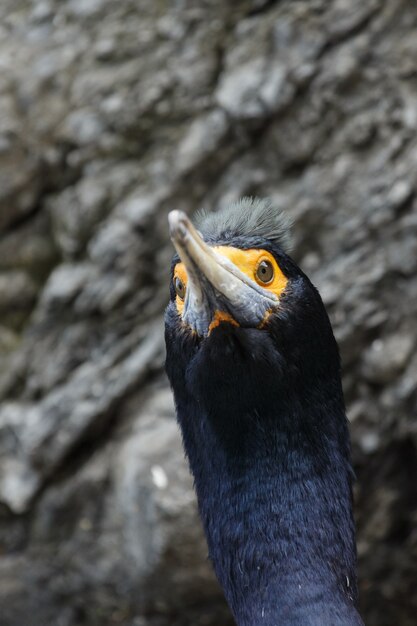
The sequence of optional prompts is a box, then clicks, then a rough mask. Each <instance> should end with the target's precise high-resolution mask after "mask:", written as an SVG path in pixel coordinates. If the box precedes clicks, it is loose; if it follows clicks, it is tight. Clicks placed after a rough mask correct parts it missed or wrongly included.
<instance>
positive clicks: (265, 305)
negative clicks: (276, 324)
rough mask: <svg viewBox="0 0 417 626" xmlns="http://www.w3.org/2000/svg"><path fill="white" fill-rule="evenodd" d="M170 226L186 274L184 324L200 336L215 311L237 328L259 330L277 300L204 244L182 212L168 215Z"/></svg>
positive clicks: (204, 332) (208, 328)
mask: <svg viewBox="0 0 417 626" xmlns="http://www.w3.org/2000/svg"><path fill="white" fill-rule="evenodd" d="M169 226H170V235H171V239H172V242H173V244H174V246H175V248H176V250H177V252H178V255H179V257H180V259H181V261H182V262H183V263H184V265H185V267H186V270H187V275H188V285H187V295H186V298H185V304H184V313H183V321H184V322H185V323H186V324H187V325H189V326H190V327H191V328H192V329H193V330H195V331H196V332H197V333H198V334H199V335H201V336H207V335H208V334H209V330H210V324H211V322H212V321H213V318H214V316H215V313H216V312H221V313H226V314H228V315H230V316H231V317H232V318H233V320H234V321H235V322H236V323H237V324H238V325H239V326H242V327H246V328H257V327H259V326H260V325H261V324H262V322H263V321H264V319H265V316H266V314H267V313H268V312H269V311H271V309H273V308H276V307H277V305H278V302H279V300H278V297H277V296H275V294H273V293H271V292H269V291H267V290H266V289H263V288H262V287H260V286H259V285H258V284H257V283H256V282H255V281H254V280H251V279H250V278H249V277H248V276H247V275H246V274H244V273H243V272H241V271H240V270H239V268H238V267H237V266H236V265H234V264H233V263H232V262H231V261H229V259H227V258H226V257H224V256H222V255H221V254H219V253H218V252H216V251H215V250H214V249H213V248H211V247H210V246H209V245H207V244H206V243H205V241H204V240H203V238H202V236H201V235H200V234H199V233H198V232H197V230H196V229H195V228H194V226H193V224H192V223H191V222H190V220H189V219H188V217H187V216H186V215H185V213H183V212H182V211H172V212H171V213H170V214H169Z"/></svg>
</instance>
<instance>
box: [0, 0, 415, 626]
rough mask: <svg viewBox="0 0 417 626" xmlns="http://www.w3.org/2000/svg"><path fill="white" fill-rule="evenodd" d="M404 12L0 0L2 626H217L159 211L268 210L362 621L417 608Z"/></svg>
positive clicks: (409, 68)
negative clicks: (316, 386) (311, 348)
mask: <svg viewBox="0 0 417 626" xmlns="http://www.w3.org/2000/svg"><path fill="white" fill-rule="evenodd" d="M416 79H417V6H416V5H415V2H413V1H412V0H369V1H368V2H365V3H364V2H360V1H359V0H354V1H352V0H314V1H307V0H300V1H297V2H293V1H292V0H282V1H281V2H275V1H268V0H237V1H236V2H234V3H226V2H221V1H220V0H211V1H210V2H196V1H192V0H189V1H188V0H187V1H182V2H177V3H171V2H166V1H165V0H163V1H162V2H152V1H150V0H148V1H147V0H124V2H117V1H116V0H89V1H88V2H86V1H84V0H67V1H66V2H59V1H58V0H41V1H39V0H3V1H2V2H1V5H0V354H1V359H0V400H1V406H0V548H1V557H0V583H1V584H0V606H1V609H0V611H1V617H0V622H1V624H2V626H22V625H23V624H24V625H25V626H113V625H116V624H124V625H126V626H191V625H193V626H196V625H198V624H201V625H207V626H228V625H229V624H231V623H232V621H231V619H230V617H229V615H228V612H227V609H226V607H225V605H224V602H223V600H222V595H221V593H220V591H219V589H218V587H217V585H216V583H215V581H214V577H213V574H212V572H211V569H210V566H209V564H208V562H207V559H206V548H205V544H204V540H203V537H202V532H201V528H200V525H199V522H198V519H197V514H196V507H195V500H194V496H193V491H192V485H191V480H190V477H189V475H188V471H187V468H186V463H185V461H184V459H183V453H182V448H181V442H180V438H179V435H178V432H177V428H176V425H175V420H174V417H173V414H174V410H173V406H172V400H171V396H170V392H169V390H168V388H167V382H166V379H165V377H164V374H163V358H164V356H163V355H164V348H163V338H162V312H163V309H164V306H165V303H166V301H167V283H168V276H169V265H170V256H171V252H172V250H171V247H170V245H169V243H168V236H167V225H166V216H167V213H168V211H169V210H170V209H172V208H177V209H182V210H185V211H187V212H188V213H190V214H192V213H193V211H194V210H196V209H198V208H201V207H202V206H204V207H206V208H216V207H222V206H224V205H225V204H227V203H228V202H230V201H232V200H235V199H237V198H238V197H240V196H242V195H260V196H270V197H271V198H272V199H273V201H274V202H275V203H276V205H277V206H279V207H282V208H284V209H285V210H287V211H288V213H289V214H290V216H291V217H292V218H293V220H294V223H295V226H294V256H295V258H296V260H297V261H298V262H299V263H300V265H301V266H302V267H303V269H304V270H305V271H306V272H307V273H308V274H309V275H310V276H311V277H312V279H313V281H314V282H315V284H316V285H317V286H318V287H319V289H320V291H321V293H322V295H323V299H324V300H325V303H326V305H327V308H328V310H329V313H330V316H331V318H332V322H333V325H334V328H335V333H336V336H337V339H338V341H339V344H340V348H341V352H342V357H343V363H344V386H345V392H346V401H347V406H348V411H349V416H350V419H351V422H352V439H353V452H354V460H355V467H356V471H357V476H358V482H357V485H356V503H357V518H358V527H359V535H358V552H359V561H360V576H361V598H362V604H363V612H364V615H365V618H366V623H367V625H368V626H392V625H393V624H395V625H396V626H411V625H412V624H415V615H416V614H417V599H416V594H415V589H416V586H417V534H416V524H417V487H416V484H417V419H416V418H417V392H416V387H417V357H416V347H417V322H416V320H417V278H416V275H417V196H416V191H417V139H416V137H417V83H416Z"/></svg>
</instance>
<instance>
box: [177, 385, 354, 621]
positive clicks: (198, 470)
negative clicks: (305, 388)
mask: <svg viewBox="0 0 417 626" xmlns="http://www.w3.org/2000/svg"><path fill="white" fill-rule="evenodd" d="M239 393H240V394H242V393H244V392H242V390H239ZM233 394H234V392H233V391H232V390H231V391H230V395H229V402H227V403H218V404H217V406H216V404H213V405H212V407H211V409H210V410H204V409H202V406H201V403H193V402H190V403H188V405H187V409H186V410H185V412H184V411H182V407H181V402H180V403H179V405H178V411H179V418H180V421H181V422H182V426H183V434H184V442H185V445H186V449H187V451H188V456H189V460H190V464H191V468H192V471H193V474H194V477H195V483H196V489H197V495H198V500H199V508H200V513H201V517H202V520H203V524H204V528H205V532H206V536H207V540H208V545H209V552H210V557H211V559H212V562H213V564H214V568H215V570H216V574H217V577H218V579H219V581H220V584H221V585H222V587H223V589H224V592H225V595H226V597H227V600H228V602H229V605H230V606H231V608H232V611H233V613H234V615H235V618H236V621H237V623H238V625H239V626H255V625H256V626H259V625H264V626H277V624H281V625H282V626H289V625H291V626H301V625H303V626H307V625H311V626H339V625H340V626H350V625H360V624H362V622H361V620H360V618H359V616H358V614H357V611H356V608H355V604H356V601H357V586H356V585H357V583H356V571H355V570H356V554H355V539H354V524H353V521H352V508H351V469H350V462H349V449H348V443H347V442H348V434H347V430H346V420H345V415H344V409H343V401H342V400H341V399H339V398H336V401H333V402H328V403H327V406H326V407H325V409H324V408H323V405H322V404H323V403H322V401H321V400H320V399H317V400H316V401H315V400H314V398H311V399H310V401H309V402H306V403H305V404H304V406H303V407H300V406H299V407H298V408H294V407H293V409H292V410H290V409H289V408H288V409H287V414H284V413H283V410H282V409H278V410H277V409H276V407H275V409H274V407H273V406H270V405H268V408H266V405H264V406H263V407H262V410H263V414H262V415H261V414H260V413H259V412H258V411H257V410H254V412H253V413H252V414H250V413H248V414H244V415H239V416H237V415H235V414H234V413H233V410H232V409H231V407H232V406H236V405H239V402H238V400H237V398H236V399H235V400H236V401H235V402H233ZM183 408H184V409H185V407H183ZM323 411H326V414H325V415H324V414H323ZM185 413H186V414H185ZM238 422H239V423H238ZM315 423H316V424H320V425H321V426H320V430H321V429H322V428H325V430H324V432H323V434H322V435H320V436H317V432H318V431H317V430H315V429H313V430H311V429H307V430H306V429H305V428H304V426H303V425H304V424H315ZM236 428H238V430H236ZM196 442H204V445H196Z"/></svg>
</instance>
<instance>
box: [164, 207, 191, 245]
mask: <svg viewBox="0 0 417 626" xmlns="http://www.w3.org/2000/svg"><path fill="white" fill-rule="evenodd" d="M168 221H169V234H170V236H171V239H172V240H173V241H174V242H177V243H180V244H181V243H182V244H183V243H184V242H185V240H186V237H187V233H188V231H189V226H188V225H189V219H188V217H187V216H186V215H185V213H183V212H182V211H171V212H170V213H169V215H168Z"/></svg>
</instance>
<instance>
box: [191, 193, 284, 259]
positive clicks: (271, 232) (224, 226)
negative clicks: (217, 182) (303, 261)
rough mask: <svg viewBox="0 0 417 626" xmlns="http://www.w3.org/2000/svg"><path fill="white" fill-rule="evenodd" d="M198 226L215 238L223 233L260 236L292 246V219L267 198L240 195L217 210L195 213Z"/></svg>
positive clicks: (282, 246)
mask: <svg viewBox="0 0 417 626" xmlns="http://www.w3.org/2000/svg"><path fill="white" fill-rule="evenodd" d="M196 222H197V227H198V228H199V229H200V230H201V232H202V233H203V234H204V235H207V236H209V237H213V238H215V239H217V238H221V237H222V236H227V235H231V236H238V237H240V236H242V237H262V238H265V239H269V240H270V241H272V242H274V243H276V244H278V245H279V246H281V248H282V249H283V250H284V251H285V252H288V251H289V250H290V249H291V226H292V223H291V220H290V218H289V217H288V216H287V215H285V214H284V213H283V212H282V211H281V210H280V209H277V208H276V207H275V206H274V205H273V204H272V202H271V201H270V200H269V199H268V198H265V199H260V198H248V197H246V198H242V199H241V200H239V201H238V202H235V203H233V204H232V205H230V206H228V207H225V208H224V209H221V210H220V211H217V212H209V211H205V210H202V211H200V212H199V213H198V214H197V218H196Z"/></svg>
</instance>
